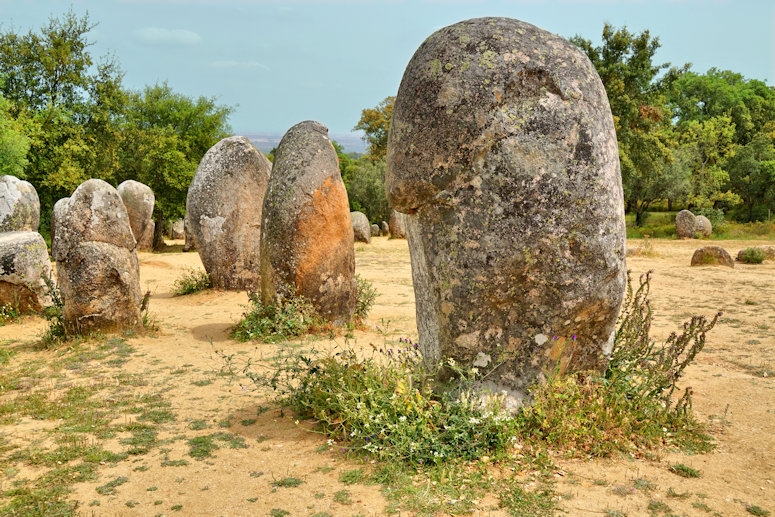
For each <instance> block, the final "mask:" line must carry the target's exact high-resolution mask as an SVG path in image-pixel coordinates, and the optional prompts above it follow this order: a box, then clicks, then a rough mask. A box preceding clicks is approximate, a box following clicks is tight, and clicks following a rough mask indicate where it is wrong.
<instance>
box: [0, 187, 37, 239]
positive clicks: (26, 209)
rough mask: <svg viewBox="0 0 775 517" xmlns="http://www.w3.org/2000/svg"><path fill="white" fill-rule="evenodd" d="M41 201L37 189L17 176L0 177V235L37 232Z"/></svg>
mask: <svg viewBox="0 0 775 517" xmlns="http://www.w3.org/2000/svg"><path fill="white" fill-rule="evenodd" d="M39 224H40V200H39V199H38V193H37V191H36V190H35V187H33V186H32V184H31V183H29V182H28V181H24V180H20V179H19V178H17V177H16V176H2V177H0V233H2V232H37V231H38V225H39Z"/></svg>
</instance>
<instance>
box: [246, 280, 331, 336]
mask: <svg viewBox="0 0 775 517" xmlns="http://www.w3.org/2000/svg"><path fill="white" fill-rule="evenodd" d="M248 299H249V300H250V310H249V311H248V312H246V313H244V314H243V317H242V320H241V321H240V322H239V323H237V325H236V326H235V327H234V328H233V329H232V332H231V333H232V336H233V337H234V339H236V340H238V341H249V340H251V339H261V340H263V341H265V342H267V343H275V342H278V341H285V340H288V339H290V338H294V337H297V336H301V335H304V334H306V333H307V332H309V331H310V330H312V329H314V328H318V327H320V326H322V324H323V321H322V319H321V318H320V316H318V315H317V313H316V312H315V308H314V307H313V306H312V304H311V303H310V302H309V300H307V299H306V298H304V297H303V296H284V297H282V299H281V301H280V302H279V303H278V304H272V305H264V304H263V303H261V296H260V295H259V294H258V293H254V292H252V293H248Z"/></svg>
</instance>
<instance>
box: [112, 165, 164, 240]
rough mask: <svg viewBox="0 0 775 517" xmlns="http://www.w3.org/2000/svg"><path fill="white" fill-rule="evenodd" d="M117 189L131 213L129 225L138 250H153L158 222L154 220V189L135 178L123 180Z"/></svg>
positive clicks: (127, 210) (128, 212) (128, 213)
mask: <svg viewBox="0 0 775 517" xmlns="http://www.w3.org/2000/svg"><path fill="white" fill-rule="evenodd" d="M116 190H117V191H118V195H119V196H121V201H123V202H124V207H126V212H127V215H129V226H130V227H131V228H132V234H133V235H134V236H135V240H136V241H137V251H151V250H153V231H154V229H155V228H156V223H155V222H154V221H153V206H154V204H155V203H156V196H154V194H153V190H151V187H149V186H148V185H146V184H144V183H140V182H139V181H135V180H126V181H123V182H121V183H120V184H119V186H118V187H117V188H116Z"/></svg>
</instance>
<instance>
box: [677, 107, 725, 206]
mask: <svg viewBox="0 0 775 517" xmlns="http://www.w3.org/2000/svg"><path fill="white" fill-rule="evenodd" d="M734 136H735V126H734V124H733V123H732V119H731V118H730V117H728V116H718V117H712V118H709V119H706V120H704V121H702V122H699V121H696V120H693V121H691V122H689V123H688V124H687V125H686V128H685V130H684V131H683V132H682V133H681V136H680V141H681V145H682V147H683V149H684V150H686V152H687V153H688V155H689V156H690V160H691V161H690V168H691V172H692V194H691V196H690V199H689V202H690V204H691V205H694V206H696V207H698V208H714V207H715V206H714V205H716V204H718V203H720V202H724V203H727V204H733V205H734V204H737V203H738V202H739V197H738V196H737V195H735V194H734V193H732V192H730V191H727V192H724V191H723V189H724V187H725V186H726V185H727V183H728V182H729V174H728V173H727V171H726V170H725V169H724V164H725V162H726V159H727V157H728V156H729V155H730V154H731V153H732V149H733V147H734Z"/></svg>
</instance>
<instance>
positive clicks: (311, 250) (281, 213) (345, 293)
mask: <svg viewBox="0 0 775 517" xmlns="http://www.w3.org/2000/svg"><path fill="white" fill-rule="evenodd" d="M353 239H354V237H353V228H352V223H351V220H350V208H349V202H348V199H347V191H346V190H345V187H344V183H343V182H342V177H341V175H340V173H339V164H338V159H337V156H336V151H335V150H334V147H333V145H332V144H331V141H330V140H329V138H328V129H327V128H326V127H325V126H323V125H322V124H320V123H318V122H314V121H305V122H301V123H299V124H297V125H295V126H293V127H292V128H291V129H289V130H288V132H287V133H286V134H285V135H284V136H283V139H282V140H281V142H280V144H279V146H278V147H277V151H276V154H275V161H274V172H273V174H272V177H271V179H270V181H269V188H268V190H267V195H266V199H265V200H264V208H263V225H262V232H261V299H262V301H263V303H265V304H274V303H277V301H278V298H281V297H282V296H284V295H286V294H291V295H301V296H304V297H306V298H307V299H308V300H309V301H310V302H311V303H312V304H313V306H314V307H315V309H316V310H317V311H318V313H319V314H320V315H321V316H322V317H324V318H326V319H328V320H329V321H334V322H343V321H348V320H349V319H350V318H351V317H352V314H353V311H354V308H355V294H356V282H355V252H354V248H353ZM288 290H290V293H288Z"/></svg>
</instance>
